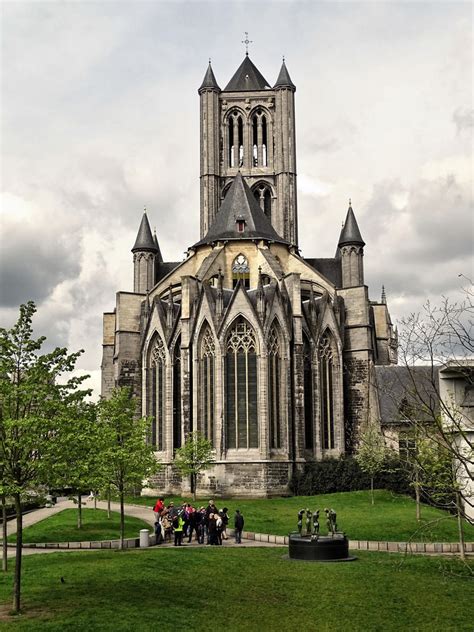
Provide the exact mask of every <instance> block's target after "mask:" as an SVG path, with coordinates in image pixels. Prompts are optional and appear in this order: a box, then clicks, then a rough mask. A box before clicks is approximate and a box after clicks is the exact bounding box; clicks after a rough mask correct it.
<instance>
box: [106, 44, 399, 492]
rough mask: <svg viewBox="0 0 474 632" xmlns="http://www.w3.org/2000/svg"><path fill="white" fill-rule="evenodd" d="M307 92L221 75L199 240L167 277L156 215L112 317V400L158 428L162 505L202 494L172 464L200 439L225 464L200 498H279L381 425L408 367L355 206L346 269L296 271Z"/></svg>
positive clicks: (154, 435) (208, 137) (204, 101)
mask: <svg viewBox="0 0 474 632" xmlns="http://www.w3.org/2000/svg"><path fill="white" fill-rule="evenodd" d="M295 90H296V88H295V86H294V84H293V82H292V81H291V79H290V75H289V73H288V70H287V68H286V65H285V63H284V62H283V65H282V66H281V69H280V72H279V74H278V78H277V80H276V82H275V84H274V85H273V87H271V86H270V84H269V83H268V82H267V81H266V79H265V78H264V77H263V75H262V74H261V73H260V71H259V70H258V69H257V68H256V66H255V65H254V64H253V62H252V61H251V59H250V57H249V56H248V55H246V56H245V58H244V60H243V62H242V64H241V65H240V66H239V68H238V69H237V71H236V73H235V74H234V76H233V77H232V78H231V80H230V81H229V83H228V84H227V85H226V87H225V89H224V90H221V89H220V88H219V85H218V83H217V81H216V78H215V76H214V73H213V70H212V68H211V65H210V64H209V67H208V68H207V71H206V73H205V77H204V80H203V82H202V85H201V87H200V88H199V98H200V108H201V117H200V119H201V209H200V218H201V232H200V239H199V241H197V242H196V243H195V244H194V245H193V246H191V247H190V248H189V249H188V251H187V257H186V259H185V260H184V261H182V262H179V263H175V262H166V261H164V260H163V257H162V255H161V251H160V248H159V245H158V240H157V238H156V235H155V236H153V235H152V233H151V230H150V225H149V222H148V218H147V215H146V214H144V216H143V218H142V221H141V224H140V227H139V231H138V235H137V239H136V242H135V245H134V246H133V248H132V252H133V265H134V288H133V292H118V293H117V299H116V307H115V310H114V311H113V312H110V313H106V314H104V341H103V361H102V394H103V395H104V396H107V395H108V394H109V393H110V392H111V389H112V388H113V387H114V386H117V385H128V386H130V387H131V388H132V389H133V392H134V394H135V395H136V396H137V397H138V398H139V399H140V401H141V404H142V414H143V415H148V416H150V417H151V419H152V426H151V429H150V441H151V442H152V444H153V446H154V448H155V450H156V455H157V458H158V459H159V460H160V461H161V462H162V463H163V464H164V467H163V469H162V471H161V472H160V474H159V475H158V476H157V477H156V478H155V479H153V480H150V481H148V486H149V488H150V489H153V490H155V491H162V492H178V491H182V490H184V491H187V490H189V485H190V481H189V480H182V479H181V478H180V476H179V475H178V473H177V471H176V469H175V468H174V466H173V456H174V451H175V450H176V448H178V447H180V446H181V445H182V443H183V441H184V440H185V438H186V435H187V433H188V432H190V431H193V430H198V431H199V432H201V433H202V434H203V435H204V436H206V437H207V438H208V439H209V440H210V441H211V442H212V445H213V447H214V453H215V454H214V456H215V466H214V467H213V468H211V469H210V470H209V471H208V472H206V473H204V474H203V475H202V476H201V479H200V480H199V488H200V489H201V490H204V489H208V490H209V491H212V493H213V494H216V495H219V494H222V495H231V494H236V495H248V496H266V495H271V494H280V493H283V492H285V491H286V490H287V486H288V481H289V479H290V478H291V476H292V474H293V472H294V471H295V470H296V469H298V468H300V467H302V466H303V464H304V463H305V461H307V460H308V459H321V458H324V457H328V456H338V455H341V454H343V453H345V452H350V451H352V450H353V448H354V446H355V445H356V442H357V435H358V432H359V431H360V429H361V428H362V427H363V426H364V424H366V423H368V421H369V420H370V419H378V399H377V392H376V388H375V386H374V384H375V379H374V367H375V365H377V364H385V365H386V364H391V363H393V362H396V349H397V340H396V332H394V330H393V327H392V324H391V320H390V315H389V312H388V309H387V305H386V301H385V299H383V300H382V301H381V302H374V301H370V300H369V294H368V288H367V286H366V285H364V265H363V256H364V246H365V243H364V241H363V239H362V236H361V233H360V230H359V227H358V225H357V221H356V218H355V214H354V211H353V209H352V206H351V205H349V209H348V211H347V216H346V221H345V223H344V226H343V228H342V231H341V235H340V238H339V242H338V244H337V251H336V256H335V257H334V258H305V259H304V258H302V257H301V256H300V255H299V252H298V248H297V244H298V222H297V195H296V193H297V191H296V147H295Z"/></svg>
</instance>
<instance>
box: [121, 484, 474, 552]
mask: <svg viewBox="0 0 474 632" xmlns="http://www.w3.org/2000/svg"><path fill="white" fill-rule="evenodd" d="M209 498H210V497H206V498H204V499H201V500H199V501H198V503H199V505H207V503H208V501H209ZM170 500H173V501H174V502H175V504H176V503H182V502H184V501H185V500H186V501H187V500H189V498H184V499H183V498H175V497H174V498H171V497H169V498H168V497H167V498H166V502H167V503H168V502H169V501H170ZM155 501H156V498H155V497H153V498H151V497H128V498H127V502H131V503H135V504H141V505H146V506H149V507H152V506H153V505H154V503H155ZM216 503H217V506H218V507H219V508H220V507H225V506H226V507H228V508H229V515H230V517H231V524H230V526H233V525H232V520H233V512H234V510H235V509H240V511H241V512H242V513H243V515H244V517H245V529H246V530H247V531H256V532H258V533H272V534H275V535H287V534H288V532H290V531H295V530H296V522H297V514H298V511H299V510H300V509H303V508H306V507H309V508H310V509H311V510H312V511H314V510H315V509H316V508H319V509H321V510H323V509H324V508H325V507H332V508H334V509H335V511H336V512H337V522H338V528H339V529H341V530H343V531H345V532H346V533H347V535H348V537H349V538H351V539H353V540H389V541H393V540H394V541H408V540H410V539H411V538H413V541H415V542H421V541H426V542H456V541H457V539H458V534H457V525H456V519H455V517H454V516H452V515H451V514H448V513H447V512H443V511H440V510H438V509H435V508H433V507H429V506H427V505H423V506H422V509H421V515H422V520H421V522H420V523H419V524H418V523H417V522H416V518H415V501H414V500H413V499H412V498H410V497H408V496H400V495H396V494H393V493H391V492H389V491H386V490H377V491H376V493H375V505H373V506H372V505H371V503H370V492H368V491H359V492H339V493H336V494H324V495H320V496H297V497H291V498H273V499H258V500H238V499H235V498H232V499H226V500H224V499H216ZM440 518H442V520H441V521H440V522H436V524H433V525H431V526H429V525H428V523H430V522H432V521H433V520H436V521H437V520H438V519H440ZM320 523H321V532H322V533H325V529H326V525H325V519H324V512H323V511H321V515H320ZM420 527H423V528H422V529H420ZM465 535H466V540H468V541H473V540H474V526H472V525H469V524H466V528H465Z"/></svg>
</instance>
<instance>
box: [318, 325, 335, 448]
mask: <svg viewBox="0 0 474 632" xmlns="http://www.w3.org/2000/svg"><path fill="white" fill-rule="evenodd" d="M333 360H334V358H333V352H332V349H331V341H330V338H329V336H328V335H327V334H325V335H324V336H323V338H322V339H321V342H320V344H319V373H320V389H321V435H322V436H321V440H322V441H321V442H322V447H323V450H330V449H332V448H334V446H335V440H334V402H333V379H334V377H333V373H334V366H333Z"/></svg>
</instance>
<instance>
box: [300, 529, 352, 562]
mask: <svg viewBox="0 0 474 632" xmlns="http://www.w3.org/2000/svg"><path fill="white" fill-rule="evenodd" d="M289 556H290V559H292V560H306V561H307V562H351V561H352V560H355V559H356V558H355V557H351V556H350V555H349V540H348V539H347V538H346V536H345V535H344V534H343V533H336V534H335V535H334V536H330V535H329V536H328V535H321V536H319V538H318V539H315V538H311V536H309V535H307V536H301V535H300V534H299V533H290V544H289Z"/></svg>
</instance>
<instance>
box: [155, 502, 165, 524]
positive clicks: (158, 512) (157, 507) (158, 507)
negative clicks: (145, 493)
mask: <svg viewBox="0 0 474 632" xmlns="http://www.w3.org/2000/svg"><path fill="white" fill-rule="evenodd" d="M164 507H165V499H164V498H158V500H157V501H156V503H155V506H154V507H153V511H154V512H155V520H158V518H159V517H160V515H161V512H162V511H163V509H164Z"/></svg>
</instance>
